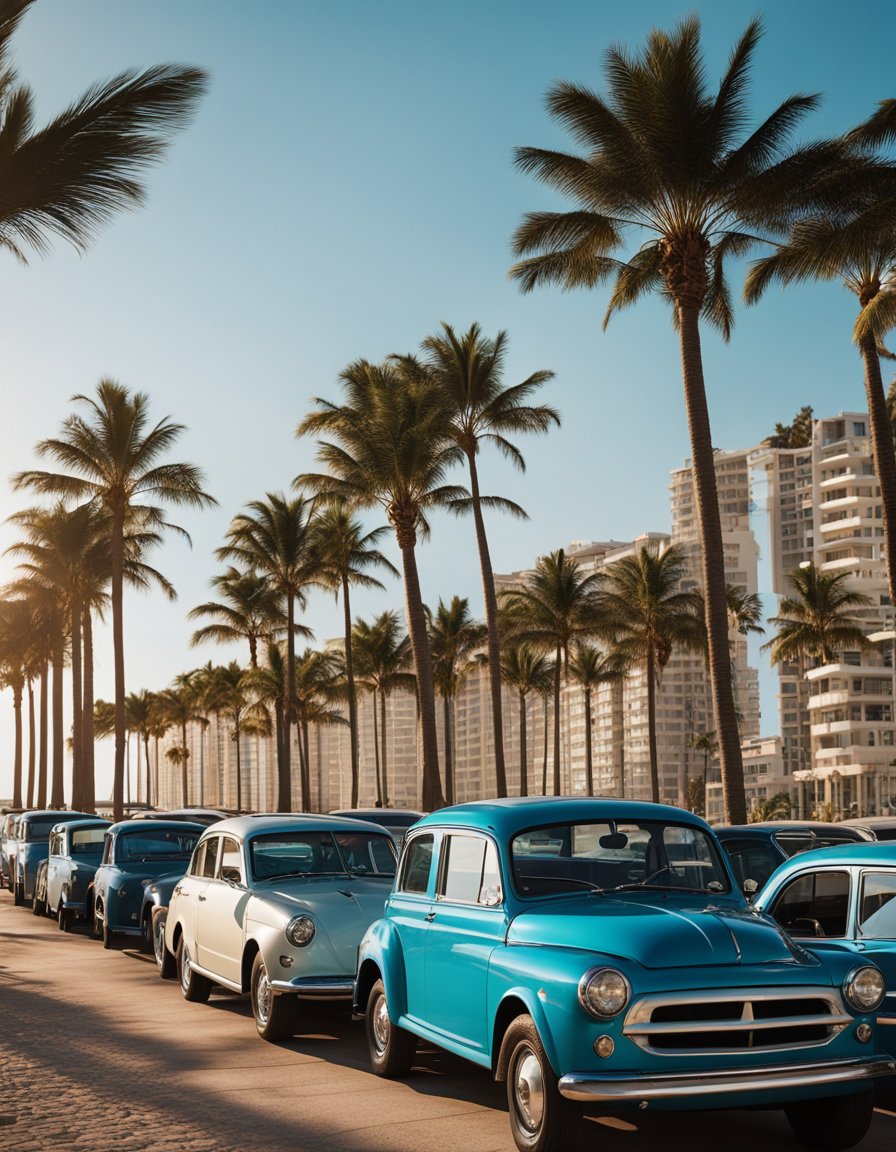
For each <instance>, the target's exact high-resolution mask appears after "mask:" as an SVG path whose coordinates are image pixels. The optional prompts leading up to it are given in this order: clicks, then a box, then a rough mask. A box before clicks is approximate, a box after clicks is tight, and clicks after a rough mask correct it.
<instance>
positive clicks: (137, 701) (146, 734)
mask: <svg viewBox="0 0 896 1152" xmlns="http://www.w3.org/2000/svg"><path fill="white" fill-rule="evenodd" d="M157 709H158V702H157V699H156V696H155V693H153V692H147V690H146V689H145V688H141V690H140V691H139V692H129V693H128V695H127V699H126V700H125V715H126V717H127V725H128V731H130V732H135V733H136V734H137V739H138V745H137V747H138V752H137V779H138V781H139V779H140V753H139V747H140V742H142V744H143V753H144V755H143V760H144V763H145V765H146V789H145V800H146V804H147V806H148V807H150V808H151V807H152V806H153V791H152V772H151V770H150V763H149V740H150V737H151V736H152V732H153V725H154V722H155V719H156V711H157ZM137 799H138V800H139V799H140V788H139V784H138V788H137ZM156 800H158V797H156Z"/></svg>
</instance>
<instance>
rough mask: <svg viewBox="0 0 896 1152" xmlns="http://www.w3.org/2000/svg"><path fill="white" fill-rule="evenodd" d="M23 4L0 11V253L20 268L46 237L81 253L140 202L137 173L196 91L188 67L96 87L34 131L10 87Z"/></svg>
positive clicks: (201, 80)
mask: <svg viewBox="0 0 896 1152" xmlns="http://www.w3.org/2000/svg"><path fill="white" fill-rule="evenodd" d="M32 3H33V0H3V2H2V4H0V73H2V75H3V78H4V79H3V87H2V93H0V124H2V129H0V157H2V160H0V185H2V187H3V189H4V196H3V205H2V208H0V245H2V246H3V247H4V248H6V249H8V250H9V251H10V252H12V253H13V255H15V256H16V257H17V258H18V259H19V260H21V261H22V262H23V263H24V262H25V259H26V256H25V253H26V250H27V249H29V248H30V249H33V250H34V251H35V252H37V253H39V254H42V253H44V252H45V251H46V250H47V249H48V248H49V246H50V237H51V236H52V235H53V234H54V233H55V235H57V236H60V237H61V238H62V239H64V240H67V241H69V243H71V244H73V245H74V246H75V247H76V248H77V249H79V250H84V249H85V248H86V247H87V245H88V243H89V242H90V240H91V239H92V238H93V236H94V234H95V233H96V232H97V231H98V230H99V228H100V227H101V226H102V225H103V224H105V223H106V222H107V221H108V220H109V219H110V218H111V217H112V216H113V215H114V214H115V213H116V212H118V211H120V210H122V209H124V208H129V207H133V206H136V205H139V204H140V203H142V201H143V199H144V184H143V181H142V179H141V177H142V174H143V172H144V171H145V170H146V168H148V167H149V166H150V165H151V164H153V163H155V162H157V161H158V160H159V159H160V158H161V156H162V154H163V153H164V151H165V147H166V145H167V142H168V140H169V138H170V136H171V135H172V133H173V132H174V131H175V130H176V129H178V128H180V127H181V126H182V125H183V124H184V123H185V122H186V120H187V119H188V117H189V116H190V114H191V113H192V111H193V109H194V107H195V106H196V103H197V101H198V99H199V97H200V96H201V95H202V92H203V91H204V89H205V83H206V77H205V73H204V72H202V71H200V70H199V69H198V68H180V67H173V66H170V65H165V66H161V67H156V68H149V69H147V70H146V71H144V72H140V73H137V72H122V73H120V74H119V75H118V76H115V77H114V78H113V79H111V80H108V81H107V82H106V83H104V84H96V85H94V86H93V87H91V88H89V89H88V90H87V91H86V92H85V93H84V94H83V95H82V96H80V97H79V98H78V99H77V100H75V101H74V103H72V104H71V105H70V106H69V107H68V108H67V109H66V110H65V111H64V112H62V113H60V114H59V115H58V116H56V117H55V119H53V120H51V121H50V123H49V124H47V125H46V126H45V127H43V128H40V129H38V130H36V131H35V130H34V126H33V125H34V96H33V94H32V92H31V90H30V88H28V87H27V86H26V85H24V84H20V83H18V80H17V77H16V74H15V71H14V69H13V65H12V60H11V40H12V37H13V34H14V33H15V31H16V29H17V27H18V25H19V22H20V21H21V19H22V16H23V15H24V14H25V12H26V11H27V9H28V8H30V7H31V4H32Z"/></svg>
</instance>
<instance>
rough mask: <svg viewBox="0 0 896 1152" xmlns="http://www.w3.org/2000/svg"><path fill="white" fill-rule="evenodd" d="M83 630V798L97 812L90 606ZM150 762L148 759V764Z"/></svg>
mask: <svg viewBox="0 0 896 1152" xmlns="http://www.w3.org/2000/svg"><path fill="white" fill-rule="evenodd" d="M82 628H83V632H84V668H83V676H82V679H83V682H84V687H83V699H84V703H83V705H82V708H81V746H82V748H83V765H84V769H83V796H84V811H85V812H95V811H96V759H95V756H94V724H93V702H94V701H93V618H92V617H91V615H90V607H89V605H88V606H86V607H85V608H84V613H83V620H82ZM148 763H149V760H148V759H147V764H148Z"/></svg>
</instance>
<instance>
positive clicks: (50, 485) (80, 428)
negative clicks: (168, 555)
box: [13, 380, 215, 820]
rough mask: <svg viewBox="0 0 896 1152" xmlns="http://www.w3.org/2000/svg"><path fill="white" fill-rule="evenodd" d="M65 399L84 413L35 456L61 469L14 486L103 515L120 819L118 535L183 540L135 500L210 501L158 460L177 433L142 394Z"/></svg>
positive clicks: (186, 472) (121, 569) (194, 476)
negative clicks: (153, 413)
mask: <svg viewBox="0 0 896 1152" xmlns="http://www.w3.org/2000/svg"><path fill="white" fill-rule="evenodd" d="M73 403H77V404H81V405H83V406H85V407H86V409H87V416H86V418H85V417H83V416H81V415H80V414H77V413H75V414H73V415H71V416H69V417H67V419H66V420H65V421H64V422H63V425H62V432H61V434H60V436H58V437H56V438H53V439H49V440H42V441H40V443H39V444H38V445H37V453H38V455H39V456H49V457H51V458H52V459H54V460H56V461H58V462H59V463H60V464H61V465H62V466H63V467H65V468H67V469H68V472H66V473H57V472H41V471H34V470H32V471H27V472H19V473H18V474H17V475H16V476H15V477H14V478H13V483H14V485H15V486H16V488H31V489H33V490H35V491H36V492H39V493H42V494H44V495H51V496H60V497H62V498H63V499H64V500H71V501H78V502H89V503H91V504H93V505H94V507H95V508H97V509H98V510H102V511H103V512H104V513H105V515H106V516H107V517H108V519H109V539H110V548H111V567H112V642H113V649H114V663H115V775H114V785H113V797H112V806H113V811H114V815H115V819H116V820H120V819H121V816H122V813H123V810H124V808H123V805H124V757H125V740H126V723H125V704H124V702H125V696H126V691H125V676H124V611H123V601H124V597H123V589H124V580H125V566H126V559H127V550H126V545H125V537H126V534H127V531H128V529H129V528H131V529H133V528H134V526H137V527H138V529H139V530H140V531H142V532H145V533H148V534H149V537H150V538H151V539H153V540H157V539H158V538H159V533H160V532H161V531H162V530H163V529H165V528H171V529H173V530H174V531H175V532H177V533H179V534H180V535H182V536H183V537H184V538H185V539H187V540H189V536H188V535H187V533H186V532H184V530H183V529H182V528H178V527H177V525H174V524H170V523H169V522H168V521H167V520H166V519H165V514H164V510H163V509H162V508H161V507H158V506H156V505H154V504H148V503H144V502H143V501H145V500H147V499H149V500H160V501H163V502H168V503H171V504H175V505H186V506H188V507H196V508H203V507H209V506H211V505H213V504H215V500H214V499H213V497H211V496H209V495H208V493H206V492H205V491H203V488H202V473H201V471H200V470H199V469H198V468H196V467H195V466H194V465H193V464H180V463H178V464H171V463H167V462H163V461H161V459H160V458H162V457H163V456H164V455H165V454H166V453H167V452H168V450H169V449H170V448H171V446H172V445H173V444H174V442H175V440H176V439H177V438H178V436H179V435H180V434H181V432H182V431H183V430H184V429H183V425H181V424H174V423H172V422H171V420H169V419H168V418H167V417H166V418H163V419H162V420H160V421H159V422H158V423H157V424H156V425H154V426H153V427H152V428H149V427H148V420H149V398H148V396H146V394H145V393H143V392H135V393H134V394H133V395H132V394H131V393H130V392H129V391H128V389H127V388H124V387H123V386H122V385H120V384H117V383H116V382H115V381H114V380H101V381H100V383H99V385H98V386H97V392H96V398H95V399H91V398H90V397H88V396H81V395H78V396H75V397H73Z"/></svg>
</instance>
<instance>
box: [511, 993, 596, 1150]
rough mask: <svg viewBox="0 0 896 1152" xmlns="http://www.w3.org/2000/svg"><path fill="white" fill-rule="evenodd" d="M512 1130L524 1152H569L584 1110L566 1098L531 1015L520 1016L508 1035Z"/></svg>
mask: <svg viewBox="0 0 896 1152" xmlns="http://www.w3.org/2000/svg"><path fill="white" fill-rule="evenodd" d="M502 1049H503V1051H506V1052H507V1053H509V1056H508V1060H507V1064H506V1067H507V1105H508V1108H509V1110H510V1130H511V1133H512V1135H513V1139H514V1142H515V1144H516V1146H517V1148H519V1149H520V1152H568V1150H569V1149H570V1148H574V1147H575V1145H576V1139H577V1136H578V1131H579V1127H580V1124H581V1119H582V1110H581V1108H580V1107H579V1106H578V1105H577V1104H573V1103H572V1102H571V1101H570V1100H566V1099H564V1097H563V1096H561V1095H560V1091H559V1089H558V1088H557V1077H556V1076H555V1074H554V1070H553V1068H552V1067H551V1064H550V1061H549V1060H548V1058H547V1055H546V1053H545V1050H544V1045H543V1044H542V1043H541V1037H540V1036H539V1035H538V1028H537V1027H536V1026H535V1021H534V1020H533V1019H532V1017H531V1016H517V1018H516V1019H515V1020H514V1021H513V1023H512V1024H511V1025H510V1027H509V1028H508V1029H507V1031H506V1033H505V1034H504V1042H503V1045H502Z"/></svg>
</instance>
